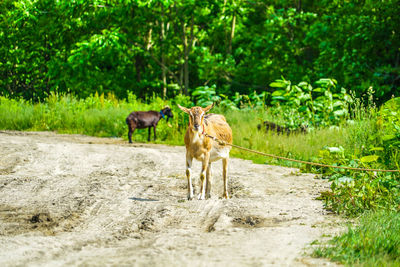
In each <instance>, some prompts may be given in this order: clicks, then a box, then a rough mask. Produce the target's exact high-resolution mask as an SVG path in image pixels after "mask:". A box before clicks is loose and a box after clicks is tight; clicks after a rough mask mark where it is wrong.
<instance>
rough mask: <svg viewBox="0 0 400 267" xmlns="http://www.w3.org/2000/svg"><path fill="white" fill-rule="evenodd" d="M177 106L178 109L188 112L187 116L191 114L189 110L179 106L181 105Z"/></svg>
mask: <svg viewBox="0 0 400 267" xmlns="http://www.w3.org/2000/svg"><path fill="white" fill-rule="evenodd" d="M177 105H178V108H180V109H181V110H182V111H183V112H186V113H187V114H190V113H189V109H188V108H185V107H182V106H181V105H179V104H177Z"/></svg>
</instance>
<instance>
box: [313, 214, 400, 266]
mask: <svg viewBox="0 0 400 267" xmlns="http://www.w3.org/2000/svg"><path fill="white" fill-rule="evenodd" d="M399 227H400V214H399V213H398V212H384V211H381V212H376V213H367V214H365V215H364V216H362V217H361V219H360V220H359V222H358V224H357V226H351V225H350V226H349V227H348V230H347V232H345V233H344V234H342V235H339V236H336V237H334V238H333V239H332V240H330V241H329V242H327V244H320V245H319V247H318V248H317V249H316V250H315V251H314V256H316V257H326V258H330V259H331V260H333V261H338V262H341V263H344V264H346V265H349V266H354V265H362V266H399V265H400V260H399V259H400V241H399V240H400V234H399V231H398V229H399Z"/></svg>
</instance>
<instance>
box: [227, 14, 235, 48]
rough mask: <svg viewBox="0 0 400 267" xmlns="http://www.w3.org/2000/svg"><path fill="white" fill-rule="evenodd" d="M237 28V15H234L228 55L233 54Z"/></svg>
mask: <svg viewBox="0 0 400 267" xmlns="http://www.w3.org/2000/svg"><path fill="white" fill-rule="evenodd" d="M235 27H236V14H235V13H233V17H232V25H231V36H230V38H229V50H228V54H232V42H233V38H234V37H235Z"/></svg>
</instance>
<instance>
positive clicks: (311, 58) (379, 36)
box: [0, 0, 400, 103]
mask: <svg viewBox="0 0 400 267" xmlns="http://www.w3.org/2000/svg"><path fill="white" fill-rule="evenodd" d="M399 14H400V5H399V2H398V1H396V0H388V1H369V0H366V1H343V0H340V1H337V0H333V1H325V0H322V1H314V0H290V1H289V0H274V1H242V0H229V1H228V0H224V1H204V0H190V1H170V0H156V1H132V0H120V1H110V0H88V1H86V0H73V1H55V0H36V1H32V0H18V1H16V0H3V1H1V3H0V58H1V62H0V93H1V94H2V95H4V96H8V97H11V98H15V97H21V96H22V97H23V98H25V99H33V100H35V101H37V100H39V99H43V98H45V97H47V96H48V95H49V94H50V92H58V93H72V94H74V95H76V96H78V97H87V96H89V95H91V94H94V93H95V92H98V93H99V94H101V93H105V94H107V93H109V92H112V93H113V94H115V95H116V96H117V97H118V98H126V97H127V96H128V92H131V93H133V94H135V95H136V96H138V97H139V98H143V99H144V98H146V97H149V96H152V95H153V94H156V95H158V96H161V97H163V98H171V97H174V96H176V95H178V94H185V95H191V94H192V92H193V91H194V90H195V89H196V88H199V87H210V88H212V87H213V86H214V88H215V91H216V94H217V95H219V94H223V95H224V96H227V97H233V96H234V95H235V94H236V93H239V94H247V95H249V94H251V93H253V92H254V91H256V92H258V93H261V92H266V93H268V92H272V91H273V88H271V87H270V86H269V84H270V83H271V82H273V81H274V80H276V79H279V78H281V77H282V76H283V77H284V78H286V79H289V80H291V81H295V82H300V81H305V82H309V83H311V82H313V81H316V80H318V79H320V78H334V79H336V80H337V81H338V85H339V86H338V88H339V89H340V88H341V87H344V88H347V89H348V90H351V91H353V92H354V93H355V94H356V96H358V97H362V96H364V95H365V93H366V91H367V89H368V88H370V87H372V88H373V89H374V91H375V93H374V98H375V99H376V101H377V102H378V103H382V102H383V101H385V100H388V99H390V98H391V97H392V96H393V95H394V96H398V95H399V92H398V90H397V88H398V86H399V83H400V71H399V68H400V66H399V62H400V50H399V47H400V38H399V32H398V31H399V25H400V16H399ZM268 99H269V98H267V101H268Z"/></svg>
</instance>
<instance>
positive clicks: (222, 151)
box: [210, 146, 231, 162]
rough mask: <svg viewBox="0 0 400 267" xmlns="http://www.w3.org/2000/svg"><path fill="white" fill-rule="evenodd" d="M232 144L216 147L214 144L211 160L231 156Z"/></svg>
mask: <svg viewBox="0 0 400 267" xmlns="http://www.w3.org/2000/svg"><path fill="white" fill-rule="evenodd" d="M230 150H231V147H230V146H225V147H221V148H216V147H215V146H213V147H212V148H211V151H210V162H214V161H217V160H220V159H224V158H229V151H230Z"/></svg>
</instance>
